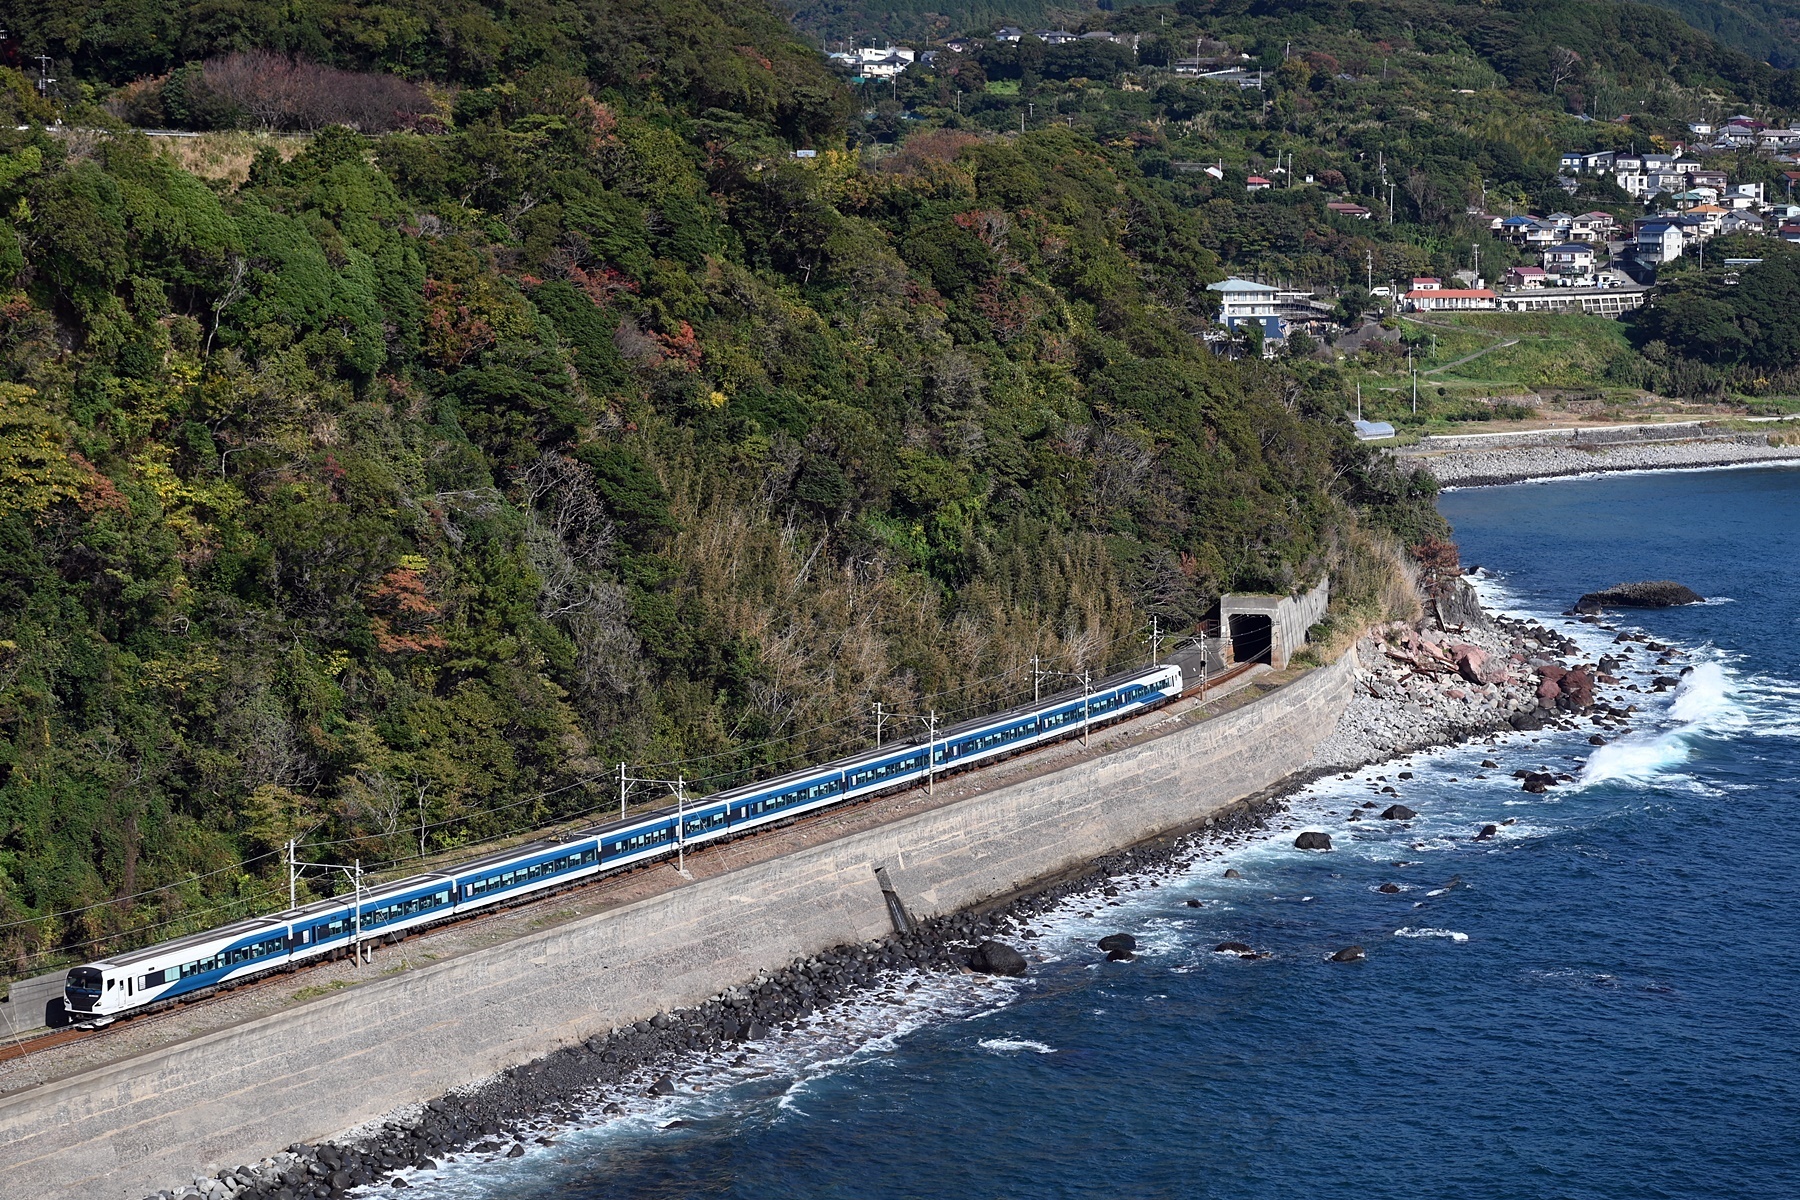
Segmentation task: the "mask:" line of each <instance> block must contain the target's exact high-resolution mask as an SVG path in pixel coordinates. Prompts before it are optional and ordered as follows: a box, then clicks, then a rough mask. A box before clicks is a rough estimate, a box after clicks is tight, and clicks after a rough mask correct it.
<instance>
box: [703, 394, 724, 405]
mask: <svg viewBox="0 0 1800 1200" xmlns="http://www.w3.org/2000/svg"><path fill="white" fill-rule="evenodd" d="M725 401H726V396H725V393H724V392H720V391H714V392H713V393H712V394H711V395H709V396H707V398H706V402H707V403H708V404H710V405H712V406H713V407H714V408H724V407H725Z"/></svg>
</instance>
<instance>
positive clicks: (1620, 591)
mask: <svg viewBox="0 0 1800 1200" xmlns="http://www.w3.org/2000/svg"><path fill="white" fill-rule="evenodd" d="M1705 599H1706V597H1705V596H1702V595H1701V594H1700V593H1699V592H1696V591H1695V590H1694V589H1693V588H1690V587H1687V586H1686V585H1684V584H1679V583H1676V582H1675V581H1674V580H1672V579H1650V580H1645V581H1644V582H1642V583H1615V584H1614V585H1613V586H1611V587H1609V588H1602V589H1601V590H1600V591H1597V592H1589V593H1588V594H1587V595H1585V596H1583V597H1582V598H1581V599H1580V600H1577V601H1576V602H1575V611H1576V612H1584V613H1591V612H1599V611H1600V610H1601V609H1603V608H1674V607H1676V606H1677V605H1681V604H1700V603H1702V602H1704V601H1705Z"/></svg>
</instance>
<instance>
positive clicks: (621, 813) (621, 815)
mask: <svg viewBox="0 0 1800 1200" xmlns="http://www.w3.org/2000/svg"><path fill="white" fill-rule="evenodd" d="M624 819H625V764H624V763H620V764H619V820H621V821H623V820H624Z"/></svg>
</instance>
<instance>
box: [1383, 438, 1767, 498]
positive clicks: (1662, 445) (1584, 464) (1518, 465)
mask: <svg viewBox="0 0 1800 1200" xmlns="http://www.w3.org/2000/svg"><path fill="white" fill-rule="evenodd" d="M1395 457H1396V458H1397V459H1398V460H1399V461H1400V462H1401V464H1402V465H1405V466H1415V467H1423V468H1424V469H1425V470H1426V471H1429V472H1430V473H1431V475H1432V477H1433V478H1435V479H1436V480H1437V481H1438V483H1439V484H1440V485H1441V486H1443V487H1492V486H1495V485H1498V484H1506V483H1525V482H1528V481H1530V480H1534V479H1559V478H1565V477H1567V476H1571V475H1593V474H1600V473H1606V472H1612V471H1674V470H1684V469H1687V470H1692V469H1695V468H1702V467H1726V466H1744V465H1754V464H1758V463H1767V464H1772V465H1773V464H1780V463H1800V446H1771V445H1769V443H1768V438H1767V437H1766V436H1765V435H1762V434H1744V435H1741V436H1738V437H1733V438H1723V439H1708V440H1704V441H1692V442H1650V443H1645V444H1642V445H1632V444H1622V445H1611V446H1602V447H1596V448H1593V449H1584V448H1578V447H1574V446H1566V445H1549V446H1510V447H1496V448H1494V449H1484V450H1447V451H1443V452H1441V453H1432V454H1420V453H1416V452H1411V453H1409V452H1407V451H1404V450H1402V451H1396V452H1395Z"/></svg>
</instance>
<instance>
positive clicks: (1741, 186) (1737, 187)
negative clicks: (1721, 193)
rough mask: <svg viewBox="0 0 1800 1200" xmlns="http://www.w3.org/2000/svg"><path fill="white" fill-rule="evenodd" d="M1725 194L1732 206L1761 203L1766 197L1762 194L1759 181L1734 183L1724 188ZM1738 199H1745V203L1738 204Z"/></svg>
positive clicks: (1745, 206) (1747, 205) (1748, 205)
mask: <svg viewBox="0 0 1800 1200" xmlns="http://www.w3.org/2000/svg"><path fill="white" fill-rule="evenodd" d="M1725 195H1726V197H1727V198H1729V199H1730V201H1731V203H1732V206H1733V207H1734V208H1748V207H1750V205H1752V204H1761V203H1763V201H1764V200H1765V199H1766V197H1765V196H1764V194H1763V185H1762V184H1760V183H1734V184H1732V185H1731V187H1729V188H1727V189H1726V191H1725ZM1739 200H1743V201H1746V203H1744V204H1739V203H1738V201H1739Z"/></svg>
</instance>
